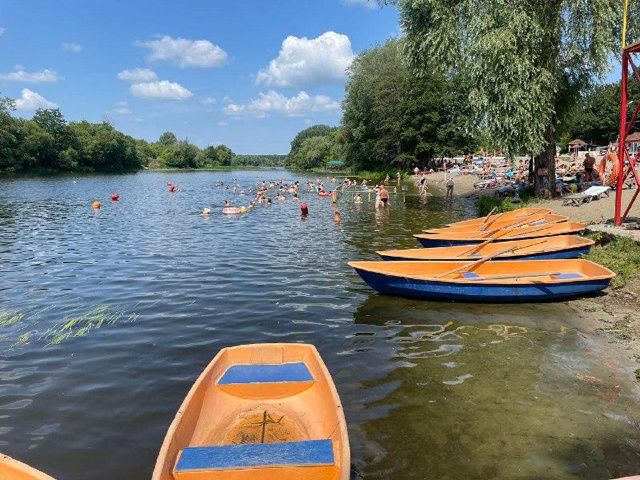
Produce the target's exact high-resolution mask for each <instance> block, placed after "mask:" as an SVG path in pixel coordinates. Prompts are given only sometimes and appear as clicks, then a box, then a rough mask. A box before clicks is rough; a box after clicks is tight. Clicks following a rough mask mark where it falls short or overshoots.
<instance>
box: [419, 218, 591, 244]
mask: <svg viewBox="0 0 640 480" xmlns="http://www.w3.org/2000/svg"><path fill="white" fill-rule="evenodd" d="M586 227H587V226H586V225H585V224H584V223H578V222H563V223H553V224H550V225H542V226H538V227H519V228H513V229H507V230H501V231H499V232H459V233H455V232H454V233H420V234H417V235H414V237H416V238H417V239H418V241H419V242H420V243H421V244H422V246H423V247H454V246H459V245H475V244H479V243H483V242H485V241H487V240H491V241H492V242H506V241H511V240H524V239H529V238H540V237H552V236H555V235H570V234H575V233H578V232H581V231H582V230H584V229H585V228H586Z"/></svg>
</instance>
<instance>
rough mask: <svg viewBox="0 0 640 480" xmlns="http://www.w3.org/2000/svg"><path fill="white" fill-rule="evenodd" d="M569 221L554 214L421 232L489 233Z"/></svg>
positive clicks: (562, 216) (430, 229)
mask: <svg viewBox="0 0 640 480" xmlns="http://www.w3.org/2000/svg"><path fill="white" fill-rule="evenodd" d="M567 220H569V218H568V217H566V216H564V215H555V214H550V213H547V214H540V215H529V216H527V217H526V218H524V219H522V218H521V219H511V220H499V221H495V222H492V223H488V224H484V225H462V226H451V227H442V228H429V229H427V230H423V232H424V233H462V232H491V231H499V230H503V229H507V228H519V227H538V226H541V225H548V224H551V223H562V222H566V221H567Z"/></svg>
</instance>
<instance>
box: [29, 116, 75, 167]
mask: <svg viewBox="0 0 640 480" xmlns="http://www.w3.org/2000/svg"><path fill="white" fill-rule="evenodd" d="M33 121H34V122H35V123H36V124H37V125H38V126H39V127H40V128H41V129H42V130H44V131H45V132H46V133H47V134H48V136H47V137H46V141H43V142H41V143H40V148H42V149H44V150H42V151H41V152H39V157H40V167H41V168H45V169H51V170H60V169H62V170H66V169H68V168H67V165H66V164H62V163H61V154H62V152H63V151H64V150H66V149H68V148H69V147H70V146H71V143H72V136H71V132H70V131H69V125H68V124H67V121H66V120H65V119H64V116H63V115H62V113H60V110H58V109H57V108H47V109H44V108H39V109H38V110H36V113H35V114H34V116H33ZM41 139H42V140H44V139H45V137H41Z"/></svg>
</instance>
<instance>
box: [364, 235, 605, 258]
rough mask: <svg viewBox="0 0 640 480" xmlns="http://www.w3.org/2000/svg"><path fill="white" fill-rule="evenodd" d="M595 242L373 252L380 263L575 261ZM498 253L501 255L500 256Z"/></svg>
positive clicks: (551, 240)
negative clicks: (486, 259)
mask: <svg viewBox="0 0 640 480" xmlns="http://www.w3.org/2000/svg"><path fill="white" fill-rule="evenodd" d="M594 243H595V242H594V241H593V240H590V239H588V238H584V237H579V236H577V235H558V236H555V237H548V238H547V237H544V238H531V239H527V240H514V241H511V242H492V243H487V244H478V245H464V246H459V247H434V248H411V249H405V250H385V251H379V252H376V253H377V254H378V255H380V256H381V257H382V259H383V260H394V261H399V260H406V261H423V262H426V261H467V262H468V261H470V260H477V259H478V258H480V257H483V256H485V255H493V254H495V253H499V255H497V256H496V257H494V258H493V259H494V260H554V259H555V260H558V259H566V258H579V257H580V256H581V255H586V254H587V253H589V249H590V248H591V246H592V245H593V244H594ZM500 252H502V253H500Z"/></svg>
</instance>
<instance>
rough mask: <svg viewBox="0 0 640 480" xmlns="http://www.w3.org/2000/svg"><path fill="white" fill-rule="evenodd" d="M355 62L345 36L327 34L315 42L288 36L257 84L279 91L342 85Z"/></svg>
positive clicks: (314, 40) (259, 76) (262, 71)
mask: <svg viewBox="0 0 640 480" xmlns="http://www.w3.org/2000/svg"><path fill="white" fill-rule="evenodd" d="M353 59H354V54H353V50H351V40H349V37H347V36H346V35H342V34H340V33H336V32H326V33H323V34H322V35H320V36H319V37H318V38H313V39H311V40H309V39H308V38H305V37H303V38H298V37H293V36H289V37H287V38H286V39H285V40H284V42H282V47H281V48H280V53H278V56H277V57H276V58H275V59H273V60H271V62H269V66H268V67H266V68H264V69H262V70H260V72H258V76H257V77H256V83H257V84H264V85H275V86H279V87H311V86H317V85H322V84H330V83H335V82H340V81H343V80H344V78H345V77H346V69H347V68H348V67H349V65H351V62H352V61H353Z"/></svg>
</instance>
